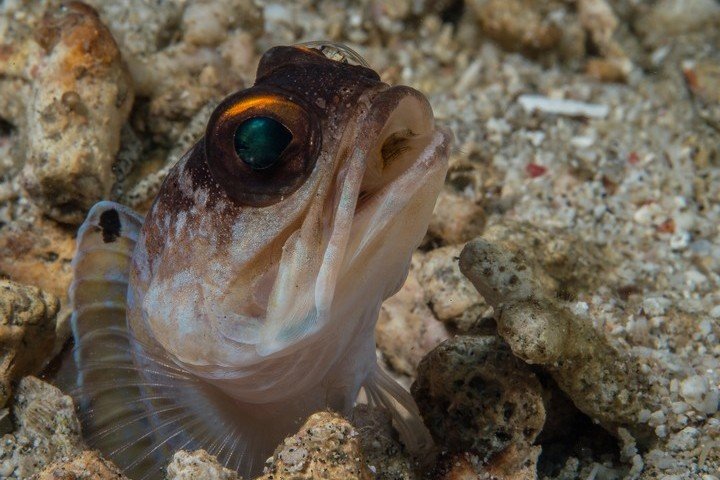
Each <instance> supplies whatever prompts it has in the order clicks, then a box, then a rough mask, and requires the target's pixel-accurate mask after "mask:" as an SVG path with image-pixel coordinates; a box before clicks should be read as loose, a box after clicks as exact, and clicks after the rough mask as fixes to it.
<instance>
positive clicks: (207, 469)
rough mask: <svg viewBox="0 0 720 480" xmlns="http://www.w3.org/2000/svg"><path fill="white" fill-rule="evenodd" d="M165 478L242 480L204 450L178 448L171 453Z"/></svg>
mask: <svg viewBox="0 0 720 480" xmlns="http://www.w3.org/2000/svg"><path fill="white" fill-rule="evenodd" d="M165 478H166V479H167V480H193V479H200V478H202V479H203V480H242V477H240V476H238V474H237V472H234V471H232V470H230V469H227V468H225V467H223V466H222V465H220V463H218V461H217V458H216V457H215V456H214V455H210V454H209V453H207V452H206V451H205V450H196V451H194V452H186V451H185V450H180V451H179V452H176V453H175V455H173V458H172V461H171V462H170V464H169V465H168V467H167V476H166V477H165Z"/></svg>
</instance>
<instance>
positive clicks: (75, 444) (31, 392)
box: [0, 377, 84, 479]
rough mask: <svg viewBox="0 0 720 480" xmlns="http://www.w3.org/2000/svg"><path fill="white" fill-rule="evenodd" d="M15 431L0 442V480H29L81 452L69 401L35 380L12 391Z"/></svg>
mask: <svg viewBox="0 0 720 480" xmlns="http://www.w3.org/2000/svg"><path fill="white" fill-rule="evenodd" d="M12 414H13V417H14V420H15V425H16V427H17V428H16V429H15V431H14V432H13V433H11V434H7V435H5V436H3V437H2V439H0V477H2V478H18V479H24V478H29V477H31V476H32V475H34V474H36V473H39V472H40V471H42V470H43V469H44V468H45V467H46V466H47V465H49V464H51V463H53V462H57V461H60V460H61V459H63V458H70V457H73V456H75V455H78V454H80V453H81V452H82V451H83V447H84V445H83V442H82V439H81V437H80V422H79V421H78V419H77V417H76V416H75V407H74V405H73V402H72V399H71V398H70V397H68V396H65V395H63V394H62V392H61V391H60V390H58V389H57V388H55V387H53V386H52V385H50V384H48V383H45V382H43V381H42V380H39V379H37V378H35V377H25V378H23V379H22V380H21V381H20V383H19V384H18V387H17V390H16V391H15V395H14V401H13V407H12Z"/></svg>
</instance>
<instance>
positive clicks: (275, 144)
mask: <svg viewBox="0 0 720 480" xmlns="http://www.w3.org/2000/svg"><path fill="white" fill-rule="evenodd" d="M291 140H292V133H290V130H288V129H287V128H286V127H285V125H283V124H282V123H280V122H278V121H277V120H275V119H273V118H269V117H253V118H249V119H247V120H245V121H244V122H242V123H241V124H240V125H239V126H238V127H237V129H236V130H235V153H237V155H238V157H240V159H241V160H242V161H243V162H245V163H246V164H247V165H248V166H249V167H250V168H252V169H253V170H265V169H266V168H270V167H272V166H273V165H275V164H276V163H277V162H278V161H279V160H280V155H281V154H282V153H283V151H284V150H285V149H286V148H287V146H288V145H289V144H290V141H291Z"/></svg>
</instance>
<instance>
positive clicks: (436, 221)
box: [428, 190, 485, 245]
mask: <svg viewBox="0 0 720 480" xmlns="http://www.w3.org/2000/svg"><path fill="white" fill-rule="evenodd" d="M484 226H485V212H484V211H483V209H482V207H481V206H480V205H477V204H476V203H475V202H473V201H472V200H470V199H468V198H466V197H464V196H463V195H460V194H457V193H455V192H451V191H448V190H443V191H441V192H440V195H439V196H438V199H437V202H436V203H435V210H434V211H433V217H432V220H430V225H429V226H428V234H429V235H430V236H431V237H432V238H433V240H438V241H440V242H441V243H442V244H443V245H455V244H458V243H465V242H468V241H470V240H472V239H473V238H475V237H477V236H478V235H480V234H481V233H482V230H483V227H484Z"/></svg>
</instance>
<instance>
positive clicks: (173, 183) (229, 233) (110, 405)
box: [58, 42, 452, 479]
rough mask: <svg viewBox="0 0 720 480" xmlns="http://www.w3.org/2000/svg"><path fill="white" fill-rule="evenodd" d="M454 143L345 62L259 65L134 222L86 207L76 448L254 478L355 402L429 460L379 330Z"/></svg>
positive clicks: (138, 466)
mask: <svg viewBox="0 0 720 480" xmlns="http://www.w3.org/2000/svg"><path fill="white" fill-rule="evenodd" d="M451 144H452V134H451V133H450V131H449V130H447V129H445V128H443V127H442V126H439V125H437V124H436V121H435V118H434V116H433V112H432V109H431V106H430V104H429V102H428V100H427V99H426V98H425V96H424V95H423V94H422V93H420V92H419V91H417V90H415V89H413V88H411V87H407V86H390V85H388V84H386V83H384V82H382V81H381V79H380V77H379V75H378V74H377V73H376V72H375V71H374V70H372V69H371V68H370V67H369V66H368V65H367V63H366V62H365V61H364V60H363V59H362V57H360V56H359V55H358V54H357V53H355V52H354V51H353V50H351V49H350V48H348V47H346V46H343V45H339V44H330V43H326V42H316V43H311V44H305V45H293V46H278V47H273V48H271V49H270V50H268V51H267V52H266V53H265V54H264V55H263V56H262V58H261V60H260V62H259V65H258V69H257V75H256V81H255V83H254V85H253V86H252V87H250V88H247V89H244V90H241V91H238V92H236V93H233V94H231V95H230V96H228V97H227V98H225V99H224V100H223V101H222V102H220V103H219V105H218V106H217V108H216V109H215V110H214V112H213V113H212V114H211V116H210V118H209V120H208V123H207V128H206V131H205V134H204V136H203V137H202V138H201V139H200V140H199V141H198V142H197V143H196V144H195V145H194V146H193V147H191V148H190V150H189V151H188V152H187V153H186V154H185V155H184V156H183V157H182V158H181V159H180V160H179V161H178V162H177V164H176V165H175V166H174V167H173V168H172V170H171V171H170V172H169V174H168V176H167V178H166V179H165V181H164V183H163V184H162V186H161V188H160V191H159V193H158V195H157V197H156V198H155V199H154V202H153V204H152V206H151V207H150V209H149V211H148V213H147V214H146V215H145V216H144V217H143V216H142V215H140V214H138V213H136V212H134V211H133V210H132V209H130V208H128V207H126V206H123V205H120V204H118V203H115V202H111V201H101V202H99V203H97V204H96V205H94V206H93V207H92V208H91V210H90V211H89V213H88V215H87V218H86V220H85V221H84V223H83V224H82V225H81V227H80V229H79V231H78V237H77V250H76V254H75V257H74V259H73V262H72V268H73V274H74V277H73V281H72V284H71V287H70V292H69V297H70V301H71V303H72V309H73V313H72V318H71V324H72V330H73V341H74V347H73V349H72V350H71V352H70V354H69V355H68V358H67V359H66V361H65V362H63V365H62V367H61V369H60V373H59V374H58V384H59V385H61V387H62V388H64V389H65V390H67V391H70V392H71V394H72V396H73V398H74V400H75V402H76V405H77V409H78V412H79V417H80V420H81V423H82V427H83V433H84V436H85V439H86V441H87V443H88V444H89V445H90V446H91V447H93V448H96V449H99V450H100V451H101V452H102V453H103V454H104V455H105V456H107V457H108V458H110V459H111V460H112V461H114V462H115V463H116V464H117V465H118V466H120V468H122V469H123V471H124V472H125V473H126V474H127V475H128V476H130V477H131V478H135V479H156V478H163V468H164V467H165V466H166V465H167V463H168V462H169V460H170V458H171V457H172V455H173V453H174V452H175V451H177V450H179V449H185V450H193V449H201V448H202V449H205V450H206V451H208V452H209V453H210V454H212V455H215V456H216V457H217V458H218V461H219V462H221V463H222V464H223V465H225V466H226V467H228V468H231V469H234V470H236V471H238V472H239V473H240V474H242V475H244V476H245V477H246V478H251V477H252V476H255V475H257V474H259V473H261V472H262V468H263V465H264V461H265V460H266V459H267V458H268V457H269V456H270V455H271V454H272V452H273V450H274V449H275V448H276V446H277V445H278V444H279V443H280V442H281V441H282V439H283V438H284V437H285V436H287V435H289V434H291V433H294V432H295V431H296V429H297V428H298V427H299V426H301V425H302V423H303V421H304V420H305V419H306V418H307V417H308V416H309V415H310V414H312V413H314V412H316V411H320V410H325V409H330V410H332V411H336V412H339V413H341V414H345V415H347V414H349V413H350V411H351V409H352V408H353V406H354V404H355V402H356V401H357V399H358V395H359V392H360V391H361V390H362V391H363V392H364V393H365V397H366V398H367V401H368V403H370V404H371V405H375V406H380V407H383V408H386V409H388V410H389V411H390V412H391V414H392V416H393V421H394V425H395V426H396V428H397V430H398V432H399V433H400V436H401V438H402V440H403V442H404V444H405V446H406V448H407V449H408V450H409V451H411V452H414V453H416V454H419V455H423V454H424V452H428V451H430V449H432V438H431V437H430V435H429V433H428V430H427V429H426V428H425V426H424V425H423V422H422V419H421V417H420V415H419V412H418V409H417V406H416V405H415V402H414V401H413V399H412V397H411V396H410V394H409V393H408V392H407V391H406V390H405V389H404V388H403V387H402V386H400V385H399V384H398V383H397V382H396V381H395V380H393V378H392V377H391V376H390V375H389V374H388V373H387V372H386V371H384V370H383V367H382V366H380V365H379V364H378V362H377V357H376V350H375V336H374V329H375V324H376V322H377V318H378V313H379V309H380V306H381V304H382V302H383V301H384V300H385V299H387V298H388V297H390V296H392V295H393V294H394V293H395V292H397V291H398V290H399V289H400V287H401V286H402V284H403V282H404V280H405V278H406V276H407V272H408V269H409V265H410V261H411V256H412V253H413V251H414V250H415V249H416V248H417V247H418V245H419V244H420V243H421V241H422V239H423V237H424V235H425V232H426V230H427V227H428V223H429V221H430V218H431V215H432V212H433V207H434V204H435V201H436V199H437V196H438V194H439V192H440V190H441V189H442V186H443V184H444V180H445V176H446V173H447V169H448V155H449V151H450V147H451Z"/></svg>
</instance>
